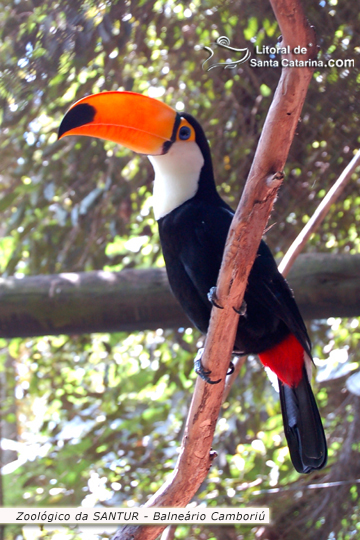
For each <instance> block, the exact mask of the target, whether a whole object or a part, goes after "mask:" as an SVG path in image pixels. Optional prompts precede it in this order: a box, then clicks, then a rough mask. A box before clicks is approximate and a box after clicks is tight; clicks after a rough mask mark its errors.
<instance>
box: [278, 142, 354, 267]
mask: <svg viewBox="0 0 360 540" xmlns="http://www.w3.org/2000/svg"><path fill="white" fill-rule="evenodd" d="M359 165H360V150H358V151H357V152H356V154H355V156H354V157H353V158H352V160H351V161H350V163H349V164H348V166H347V167H346V168H345V169H344V170H343V172H342V173H341V175H340V176H339V178H338V179H337V180H336V182H335V184H334V185H333V186H332V188H331V189H330V191H329V192H328V193H327V194H326V195H325V197H324V198H323V200H322V201H321V203H320V204H319V206H318V207H317V209H316V211H315V212H314V214H313V215H312V216H311V218H310V219H309V221H308V222H307V224H306V225H305V227H304V228H303V230H302V231H301V232H300V234H299V235H298V236H297V237H296V238H295V240H294V242H293V243H292V244H291V246H290V247H289V249H288V250H287V252H286V254H285V256H284V258H283V259H282V261H281V263H280V264H279V272H281V273H282V274H283V276H285V277H286V276H287V275H288V273H289V271H290V269H291V267H292V265H293V264H294V262H295V260H296V258H297V256H298V255H299V253H300V252H301V251H302V250H303V249H304V247H305V244H306V243H307V241H308V240H309V238H310V236H311V235H312V234H313V233H314V232H315V231H317V229H318V228H319V227H320V225H321V223H322V222H323V221H324V219H325V217H326V215H327V214H328V212H329V210H330V207H331V205H332V204H334V203H335V202H336V201H337V200H338V198H339V197H340V195H341V193H342V192H343V191H344V188H345V186H346V185H347V184H348V182H349V181H350V179H351V176H352V174H353V173H354V172H355V170H356V168H357V167H359Z"/></svg>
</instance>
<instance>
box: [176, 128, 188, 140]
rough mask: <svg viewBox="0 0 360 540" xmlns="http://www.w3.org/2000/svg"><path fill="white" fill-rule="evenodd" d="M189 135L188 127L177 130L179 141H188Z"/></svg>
mask: <svg viewBox="0 0 360 540" xmlns="http://www.w3.org/2000/svg"><path fill="white" fill-rule="evenodd" d="M190 135H191V129H190V128H189V127H187V126H182V127H181V128H180V129H179V139H180V140H182V141H187V140H188V139H190Z"/></svg>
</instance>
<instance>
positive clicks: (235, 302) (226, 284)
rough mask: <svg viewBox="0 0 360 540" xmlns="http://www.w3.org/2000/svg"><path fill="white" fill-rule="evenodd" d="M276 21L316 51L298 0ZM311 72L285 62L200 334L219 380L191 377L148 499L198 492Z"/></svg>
mask: <svg viewBox="0 0 360 540" xmlns="http://www.w3.org/2000/svg"><path fill="white" fill-rule="evenodd" d="M271 4H272V6H273V9H274V12H275V15H276V18H277V20H278V22H279V25H280V28H281V31H282V35H283V45H284V46H287V45H289V46H290V47H291V49H293V48H294V47H295V46H301V47H306V48H307V49H308V51H309V52H308V54H306V55H305V57H304V58H303V59H308V58H312V57H313V56H315V52H316V45H315V35H314V31H313V29H312V28H311V27H310V26H309V25H308V23H307V22H306V20H305V16H304V13H303V11H302V8H301V5H300V3H299V1H296V0H271ZM311 76H312V70H311V69H309V68H303V69H298V68H284V69H283V70H282V73H281V78H280V82H279V85H278V88H277V90H276V92H275V96H274V100H273V103H272V105H271V107H270V110H269V113H268V115H267V119H266V121H265V125H264V128H263V132H262V135H261V138H260V142H259V145H258V148H257V151H256V154H255V158H254V162H253V165H252V168H251V170H250V173H249V178H248V181H247V183H246V186H245V189H244V192H243V195H242V198H241V201H240V204H239V206H238V209H237V211H236V213H235V216H234V219H233V222H232V224H231V227H230V231H229V235H228V240H227V243H226V247H225V252H224V258H223V263H222V266H221V270H220V274H219V279H218V283H217V296H218V299H219V303H220V304H221V305H222V306H223V308H224V309H221V310H220V309H213V310H212V314H211V320H210V326H209V330H208V334H207V336H206V342H205V350H204V355H203V364H204V367H205V368H206V369H209V370H211V376H212V378H213V379H221V381H220V383H219V384H216V385H213V386H210V385H209V384H207V383H205V382H204V381H203V380H202V379H200V378H198V379H197V381H196V386H195V392H194V396H193V400H192V403H191V407H190V411H189V415H188V420H187V425H186V428H185V436H184V439H183V443H182V446H181V451H180V456H179V459H178V462H177V464H176V467H175V470H174V472H173V474H172V475H171V477H170V478H169V479H168V481H167V482H166V483H165V484H164V486H162V488H160V490H159V491H158V492H157V493H156V494H155V495H153V496H152V497H151V499H150V500H149V501H148V502H147V504H146V506H157V507H159V506H160V507H161V506H175V507H176V506H185V505H186V504H187V503H188V502H189V501H190V500H191V498H192V497H193V496H194V495H195V493H196V492H197V490H198V488H199V486H200V485H201V483H202V481H203V480H204V479H205V478H206V475H207V473H208V471H209V469H210V467H211V463H212V460H213V458H214V453H213V452H211V444H212V440H213V434H214V430H215V426H216V421H217V418H218V415H219V411H220V407H221V402H222V396H223V391H224V384H225V378H226V372H227V369H228V365H229V361H230V357H231V353H232V349H233V345H234V341H235V334H236V329H237V325H238V317H239V316H238V314H236V313H235V311H234V310H233V307H239V306H240V305H241V303H242V299H243V296H244V292H245V288H246V284H247V278H248V274H249V272H250V270H251V267H252V264H253V261H254V259H255V256H256V253H257V249H258V246H259V243H260V240H261V237H262V235H263V231H264V229H265V227H266V224H267V221H268V217H269V214H270V212H271V209H272V205H273V203H274V200H275V197H276V194H277V190H278V189H279V187H280V184H281V182H282V178H283V174H282V170H283V167H284V165H285V161H286V158H287V155H288V151H289V148H290V145H291V142H292V139H293V135H294V132H295V128H296V125H297V122H298V119H299V116H300V112H301V109H302V106H303V103H304V99H305V95H306V91H307V87H308V84H309V82H310V79H311ZM163 529H164V527H161V526H160V527H159V526H155V527H144V526H135V527H133V526H128V527H124V528H123V529H121V530H120V531H119V532H118V533H117V534H116V535H115V537H114V540H115V539H116V540H125V539H126V540H130V539H131V540H140V538H141V540H150V539H154V538H156V536H158V534H159V533H160V532H161V531H162V530H163Z"/></svg>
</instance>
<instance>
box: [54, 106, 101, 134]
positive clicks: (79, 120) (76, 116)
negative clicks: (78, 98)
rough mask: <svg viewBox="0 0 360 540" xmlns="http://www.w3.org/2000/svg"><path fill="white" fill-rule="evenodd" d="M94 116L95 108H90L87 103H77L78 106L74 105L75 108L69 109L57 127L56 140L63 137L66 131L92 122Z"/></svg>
mask: <svg viewBox="0 0 360 540" xmlns="http://www.w3.org/2000/svg"><path fill="white" fill-rule="evenodd" d="M95 114H96V109H95V107H92V105H89V104H88V103H79V105H75V107H73V108H72V109H70V110H69V111H68V112H67V113H66V115H65V116H64V118H63V120H62V122H61V124H60V127H59V132H58V139H60V137H62V136H63V135H65V133H66V132H67V131H70V130H72V129H75V128H77V127H80V126H83V125H85V124H89V123H90V122H92V121H93V120H94V117H95Z"/></svg>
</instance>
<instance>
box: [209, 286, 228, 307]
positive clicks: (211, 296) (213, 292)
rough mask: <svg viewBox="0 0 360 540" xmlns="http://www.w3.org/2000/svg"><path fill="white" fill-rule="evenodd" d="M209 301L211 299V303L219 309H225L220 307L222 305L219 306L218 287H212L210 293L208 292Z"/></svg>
mask: <svg viewBox="0 0 360 540" xmlns="http://www.w3.org/2000/svg"><path fill="white" fill-rule="evenodd" d="M207 297H208V299H209V302H210V303H211V304H212V305H213V306H215V307H217V308H218V309H224V308H223V306H220V304H218V298H217V296H216V287H211V289H210V291H209V292H208V295H207Z"/></svg>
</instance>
